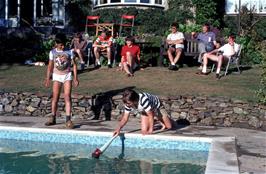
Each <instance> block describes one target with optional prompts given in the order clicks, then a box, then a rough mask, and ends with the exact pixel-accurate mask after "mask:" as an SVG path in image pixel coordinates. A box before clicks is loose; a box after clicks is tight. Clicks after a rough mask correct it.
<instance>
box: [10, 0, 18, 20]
mask: <svg viewBox="0 0 266 174" xmlns="http://www.w3.org/2000/svg"><path fill="white" fill-rule="evenodd" d="M17 8H18V4H17V0H10V1H8V12H9V14H8V15H9V17H16V16H17Z"/></svg>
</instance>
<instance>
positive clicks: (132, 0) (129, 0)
mask: <svg viewBox="0 0 266 174" xmlns="http://www.w3.org/2000/svg"><path fill="white" fill-rule="evenodd" d="M125 2H137V0H125Z"/></svg>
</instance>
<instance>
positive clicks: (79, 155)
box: [0, 127, 213, 174]
mask: <svg viewBox="0 0 266 174" xmlns="http://www.w3.org/2000/svg"><path fill="white" fill-rule="evenodd" d="M111 136H112V134H111V133H107V132H92V131H69V130H52V129H39V128H18V127H12V128H11V127H0V139H1V141H0V173H8V172H9V173H30V172H32V173H51V172H54V173H66V172H67V173H182V174H183V173H193V174H194V173H206V171H211V170H210V169H211V168H210V167H207V169H206V163H207V161H208V159H209V158H210V155H209V150H210V149H211V148H212V143H213V142H212V139H210V138H201V137H176V136H162V135H160V136H159V135H149V136H142V135H139V134H125V135H124V136H121V137H119V138H116V139H115V140H114V141H113V143H112V144H111V146H110V147H109V148H108V149H107V150H106V152H105V153H104V154H103V156H101V157H100V159H93V158H91V153H92V152H93V151H94V150H95V148H96V147H100V146H101V145H103V144H104V143H105V142H106V141H108V140H109V139H110V137H111ZM205 169H206V171H205ZM18 171H19V172H18Z"/></svg>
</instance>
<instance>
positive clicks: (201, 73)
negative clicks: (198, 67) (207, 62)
mask: <svg viewBox="0 0 266 174" xmlns="http://www.w3.org/2000/svg"><path fill="white" fill-rule="evenodd" d="M196 74H198V75H204V76H206V75H208V73H204V72H202V71H200V72H197V73H196Z"/></svg>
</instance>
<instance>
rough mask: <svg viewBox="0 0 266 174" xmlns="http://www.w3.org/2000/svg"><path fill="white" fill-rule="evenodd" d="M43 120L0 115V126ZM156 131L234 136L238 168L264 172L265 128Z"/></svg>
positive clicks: (85, 126)
mask: <svg viewBox="0 0 266 174" xmlns="http://www.w3.org/2000/svg"><path fill="white" fill-rule="evenodd" d="M45 121H46V118H43V117H21V116H19V117H17V116H0V126H17V127H36V128H47V127H46V126H44V123H45ZM57 123H58V124H57V125H55V126H51V127H48V128H51V129H65V127H64V119H58V120H57ZM74 123H75V127H76V129H77V130H84V131H86V130H91V131H106V132H112V131H113V130H114V129H115V128H116V126H117V124H118V121H104V120H74ZM139 128H140V122H139V119H137V118H130V120H129V122H128V124H127V125H126V126H125V127H124V129H123V130H124V131H126V132H134V133H139V132H140V129H139ZM155 133H156V134H167V135H179V136H180V135H184V136H200V137H222V136H235V137H236V140H237V152H238V160H239V164H240V172H241V173H245V174H247V173H250V174H253V173H254V174H255V173H258V174H266V132H264V131H257V130H251V129H241V128H229V127H219V128H217V127H199V126H187V127H182V126H180V127H179V128H177V129H175V130H170V131H164V132H160V131H155Z"/></svg>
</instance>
